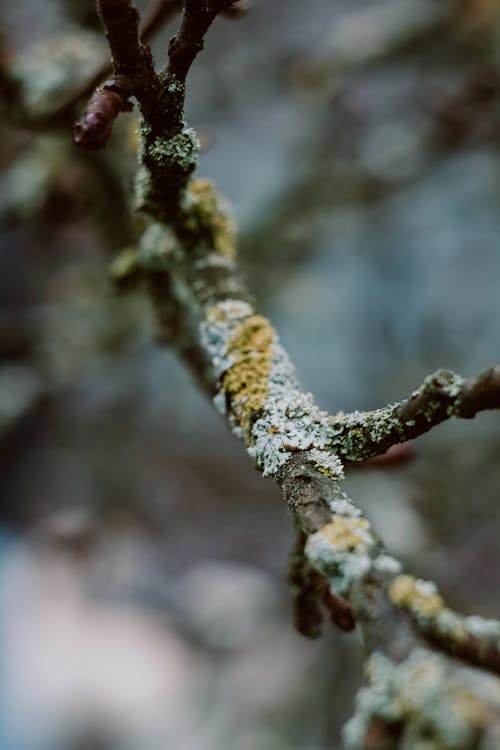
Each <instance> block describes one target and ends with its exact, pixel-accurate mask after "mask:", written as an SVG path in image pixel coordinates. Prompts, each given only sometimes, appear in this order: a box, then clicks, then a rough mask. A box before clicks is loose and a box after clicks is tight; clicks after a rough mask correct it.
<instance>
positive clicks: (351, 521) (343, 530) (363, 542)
mask: <svg viewBox="0 0 500 750" xmlns="http://www.w3.org/2000/svg"><path fill="white" fill-rule="evenodd" d="M369 530H370V524H369V522H368V521H367V520H366V518H363V516H360V517H358V518H352V517H344V516H335V517H334V518H333V519H332V520H331V521H330V523H328V524H326V526H323V528H321V529H320V530H319V531H318V532H317V533H318V534H320V535H321V536H323V537H325V539H327V540H328V541H329V542H330V544H332V545H333V546H334V547H335V549H337V550H339V551H342V552H345V551H358V552H366V551H367V550H368V548H369V546H370V543H371V541H372V536H371V534H370V531H369Z"/></svg>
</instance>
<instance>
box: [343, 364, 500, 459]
mask: <svg viewBox="0 0 500 750" xmlns="http://www.w3.org/2000/svg"><path fill="white" fill-rule="evenodd" d="M486 409H500V366H496V367H491V368H489V369H487V370H485V371H484V372H482V373H480V374H479V375H477V376H476V377H472V378H468V379H465V378H462V377H461V376H460V375H456V374H455V373H453V372H451V371H450V370H438V371H437V372H435V373H433V374H432V375H429V376H428V377H427V378H426V379H425V380H424V382H423V383H422V385H421V386H420V388H418V389H417V390H416V391H414V392H413V393H412V394H411V396H410V397H409V398H408V399H406V400H405V401H401V402H400V403H397V404H394V405H392V406H387V407H385V408H383V409H377V410H376V411H371V412H353V413H352V414H345V415H344V414H342V413H340V414H339V415H337V416H336V419H337V420H338V436H337V439H336V440H334V441H333V443H332V445H333V447H334V448H335V450H336V451H337V452H338V453H339V455H341V456H342V457H344V458H346V459H348V460H349V461H365V460H366V459H367V458H370V457H371V456H377V455H380V454H381V453H385V451H386V450H387V449H388V448H390V447H391V446H392V445H395V444H396V443H403V442H405V441H407V440H412V439H413V438H416V437H418V436H419V435H423V434H424V433H425V432H428V431H429V430H430V429H432V428H433V427H435V426H436V425H438V424H440V423H441V422H444V421H445V420H447V419H452V418H462V419H472V417H474V416H475V415H476V414H477V413H478V412H480V411H484V410H486Z"/></svg>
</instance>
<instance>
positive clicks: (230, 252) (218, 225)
mask: <svg viewBox="0 0 500 750" xmlns="http://www.w3.org/2000/svg"><path fill="white" fill-rule="evenodd" d="M184 205H185V212H186V218H185V219H184V227H185V229H186V230H187V231H188V232H194V233H197V234H207V235H208V237H209V240H210V243H211V245H212V248H213V250H215V252H216V253H220V254H221V255H224V256H225V257H227V258H231V259H233V258H234V257H235V256H236V227H235V224H234V222H233V221H232V220H231V219H230V217H229V216H228V210H227V207H226V206H225V205H224V203H223V201H222V200H221V198H220V196H219V194H218V193H217V191H216V189H215V186H214V183H213V182H212V180H207V179H197V180H191V182H190V183H189V184H188V187H187V190H186V196H185V199H184Z"/></svg>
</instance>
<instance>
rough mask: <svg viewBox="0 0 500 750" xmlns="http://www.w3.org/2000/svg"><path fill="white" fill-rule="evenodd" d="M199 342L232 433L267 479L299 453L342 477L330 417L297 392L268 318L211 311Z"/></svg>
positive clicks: (236, 308)
mask: <svg viewBox="0 0 500 750" xmlns="http://www.w3.org/2000/svg"><path fill="white" fill-rule="evenodd" d="M247 319H248V320H247ZM201 338H202V341H203V344H204V346H205V348H206V349H207V351H208V353H209V355H210V358H211V361H212V364H213V366H214V369H215V371H216V373H217V375H218V376H219V378H220V383H221V390H222V391H223V392H224V394H225V395H226V402H227V407H228V417H229V421H230V423H231V425H232V428H233V431H234V432H235V434H236V435H237V436H238V437H240V438H243V439H244V440H245V443H246V446H247V450H248V452H249V454H250V455H251V456H252V458H253V459H254V461H255V463H256V465H257V467H258V468H259V469H260V470H261V471H262V473H263V475H264V476H271V475H275V474H276V472H277V471H278V470H279V469H280V467H282V466H283V465H284V464H285V463H286V462H287V461H289V460H290V458H291V456H292V455H293V454H294V453H296V452H297V451H303V452H304V453H306V452H309V453H308V456H309V458H310V459H311V461H312V462H313V463H314V464H315V466H316V467H317V468H318V469H319V470H323V471H324V472H325V473H327V474H328V476H330V477H333V478H339V477H341V476H343V474H342V463H341V461H340V460H339V459H338V457H337V456H336V455H335V453H334V451H332V450H331V441H332V433H333V430H332V428H331V425H330V420H329V417H328V414H326V412H323V411H321V410H320V409H318V407H317V406H316V404H315V403H314V399H313V397H312V395H311V394H310V393H303V392H302V391H301V390H300V389H299V386H298V383H297V380H296V377H295V371H294V369H293V366H292V364H291V362H290V360H289V358H288V356H287V354H286V353H285V351H284V350H283V348H282V347H281V346H280V344H279V342H278V338H277V335H276V333H275V331H274V329H273V328H272V327H271V326H270V325H269V323H268V322H267V320H266V319H265V318H263V317H261V316H259V315H256V314H255V313H254V311H253V309H252V308H251V307H250V306H249V305H247V304H246V303H241V302H238V301H236V300H226V301H225V302H224V303H220V304H218V305H216V306H215V307H212V308H211V309H210V310H209V312H208V315H207V318H206V320H205V321H204V323H203V324H202V330H201ZM219 405H220V400H219ZM313 451H314V452H313Z"/></svg>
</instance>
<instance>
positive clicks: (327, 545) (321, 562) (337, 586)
mask: <svg viewBox="0 0 500 750" xmlns="http://www.w3.org/2000/svg"><path fill="white" fill-rule="evenodd" d="M374 549H375V540H374V538H373V537H372V535H371V533H370V524H369V523H368V521H367V520H366V519H365V518H363V517H362V516H357V517H356V516H351V515H349V516H340V515H339V516H335V517H334V518H333V519H332V521H331V522H330V523H328V524H326V525H325V526H323V527H322V528H321V529H320V530H319V531H317V532H316V533H315V534H311V536H310V537H309V539H308V540H307V543H306V547H305V553H306V556H307V558H308V560H309V562H310V563H311V565H312V566H313V567H314V568H316V570H318V571H319V572H320V573H323V574H324V575H326V576H327V577H328V580H329V582H330V586H331V588H332V590H333V591H334V592H335V593H336V594H339V595H340V596H346V595H348V594H349V590H350V588H351V586H352V584H353V583H354V581H358V580H361V579H362V578H363V577H364V576H365V575H366V574H367V573H368V572H369V571H370V570H371V568H372V566H373V564H374V559H373V557H372V552H373V550H374Z"/></svg>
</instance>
